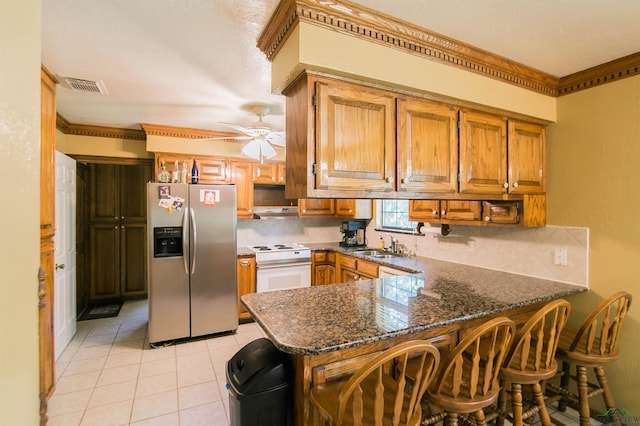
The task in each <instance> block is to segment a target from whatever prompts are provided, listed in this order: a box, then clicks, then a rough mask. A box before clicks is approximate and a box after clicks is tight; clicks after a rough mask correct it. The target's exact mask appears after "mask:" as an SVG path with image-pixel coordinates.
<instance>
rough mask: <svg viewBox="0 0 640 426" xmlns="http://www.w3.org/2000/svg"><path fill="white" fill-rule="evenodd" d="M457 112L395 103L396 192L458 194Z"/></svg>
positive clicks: (425, 103) (423, 102)
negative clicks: (396, 138)
mask: <svg viewBox="0 0 640 426" xmlns="http://www.w3.org/2000/svg"><path fill="white" fill-rule="evenodd" d="M457 121H458V110H457V109H456V108H454V107H451V106H447V105H442V104H438V103H434V102H430V101H426V100H422V99H415V98H407V99H404V98H401V99H398V179H399V182H398V191H409V192H432V193H442V194H446V193H455V192H457V191H458V179H457V174H458V129H457Z"/></svg>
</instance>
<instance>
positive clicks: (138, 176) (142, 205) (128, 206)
mask: <svg viewBox="0 0 640 426" xmlns="http://www.w3.org/2000/svg"><path fill="white" fill-rule="evenodd" d="M118 168H119V170H118V171H119V178H120V181H119V199H120V220H121V221H123V222H124V223H145V222H146V220H147V195H146V194H147V186H146V183H147V182H148V181H149V180H150V178H151V167H150V166H147V165H139V164H137V165H130V166H118Z"/></svg>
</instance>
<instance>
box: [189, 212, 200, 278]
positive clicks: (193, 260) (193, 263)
mask: <svg viewBox="0 0 640 426" xmlns="http://www.w3.org/2000/svg"><path fill="white" fill-rule="evenodd" d="M189 214H190V215H191V233H192V235H193V246H192V249H193V257H192V258H191V275H193V273H194V272H195V270H196V256H197V254H198V231H197V230H196V214H195V213H194V210H193V209H189Z"/></svg>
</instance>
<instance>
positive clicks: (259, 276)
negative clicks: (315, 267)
mask: <svg viewBox="0 0 640 426" xmlns="http://www.w3.org/2000/svg"><path fill="white" fill-rule="evenodd" d="M249 249H250V250H251V251H253V252H254V253H255V255H256V291H257V292H258V293H262V292H266V291H275V290H286V289H291V288H301V287H310V286H311V249H310V248H309V247H305V246H303V245H300V244H272V245H256V246H252V247H249Z"/></svg>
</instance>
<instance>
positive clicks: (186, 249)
mask: <svg viewBox="0 0 640 426" xmlns="http://www.w3.org/2000/svg"><path fill="white" fill-rule="evenodd" d="M187 229H188V228H187V212H184V213H183V214H182V263H183V264H184V273H185V274H188V273H189V263H188V262H187V256H188V255H189V245H188V238H186V236H187V235H186V233H187Z"/></svg>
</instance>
